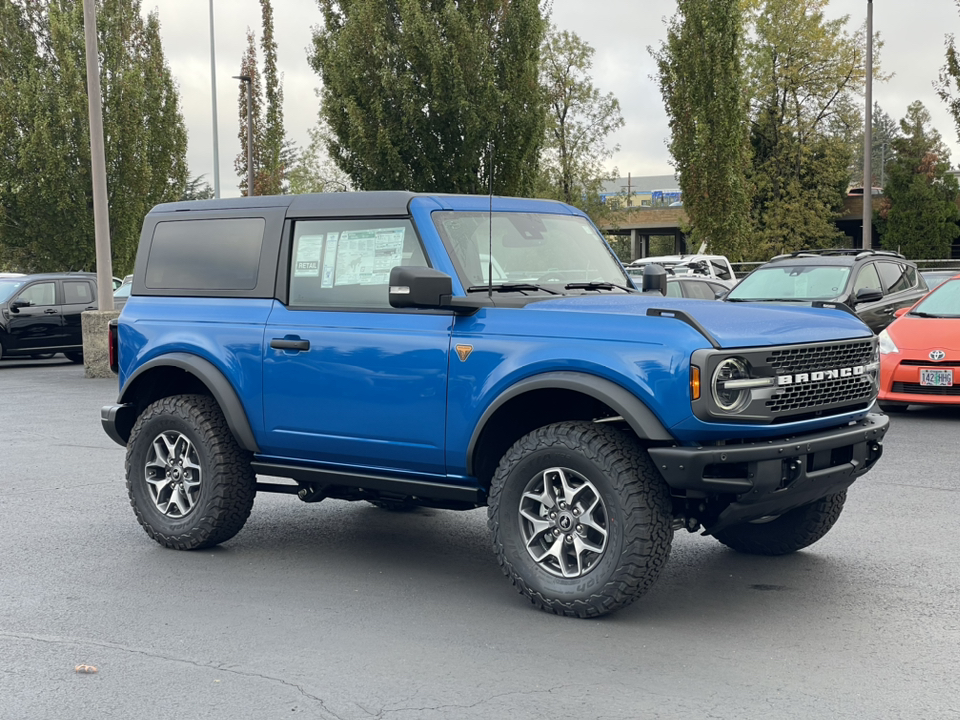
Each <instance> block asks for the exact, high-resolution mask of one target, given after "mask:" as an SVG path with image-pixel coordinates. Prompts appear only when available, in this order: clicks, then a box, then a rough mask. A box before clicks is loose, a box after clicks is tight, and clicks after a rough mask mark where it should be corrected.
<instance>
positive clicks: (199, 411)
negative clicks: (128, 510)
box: [126, 395, 256, 550]
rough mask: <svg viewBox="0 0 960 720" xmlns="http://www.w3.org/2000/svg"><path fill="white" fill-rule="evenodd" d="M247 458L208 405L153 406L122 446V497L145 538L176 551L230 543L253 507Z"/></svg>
mask: <svg viewBox="0 0 960 720" xmlns="http://www.w3.org/2000/svg"><path fill="white" fill-rule="evenodd" d="M250 459H251V455H250V453H249V452H247V451H246V450H243V449H242V448H240V446H239V445H238V444H237V441H236V439H235V438H234V437H233V433H231V432H230V428H229V427H228V426H227V421H226V418H224V416H223V412H222V411H221V410H220V406H219V405H217V403H216V401H215V400H214V399H213V398H211V397H208V396H206V395H174V396H172V397H167V398H163V399H161V400H158V401H156V402H155V403H153V404H152V405H150V406H149V407H147V409H146V410H144V411H143V413H142V414H141V415H140V417H139V418H138V419H137V422H136V424H134V426H133V430H132V431H131V433H130V440H129V442H128V443H127V460H126V471H127V492H128V493H129V495H130V504H131V505H132V506H133V510H134V512H135V513H136V516H137V520H138V521H139V522H140V525H142V526H143V529H144V530H146V532H147V534H148V535H149V536H150V537H152V538H153V539H154V540H156V541H157V542H158V543H160V544H161V545H163V546H164V547H168V548H174V549H177V550H196V549H199V548H208V547H212V546H214V545H219V544H220V543H222V542H225V541H226V540H229V539H230V538H232V537H233V536H234V535H236V534H237V533H238V532H240V529H241V528H242V527H243V525H244V523H245V522H246V521H247V518H248V517H249V516H250V510H251V509H252V508H253V499H254V496H255V495H256V475H255V474H254V472H253V469H252V468H251V466H250Z"/></svg>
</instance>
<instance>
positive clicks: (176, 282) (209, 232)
mask: <svg viewBox="0 0 960 720" xmlns="http://www.w3.org/2000/svg"><path fill="white" fill-rule="evenodd" d="M265 224H266V223H265V221H264V220H263V219H262V218H230V219H210V220H176V221H166V222H159V223H157V226H156V228H155V230H154V233H153V240H152V242H151V244H150V254H149V256H148V258H147V271H146V279H145V285H146V286H147V288H149V289H151V290H253V289H254V288H255V287H256V286H257V276H258V272H259V269H260V251H261V249H262V246H263V233H264V227H265Z"/></svg>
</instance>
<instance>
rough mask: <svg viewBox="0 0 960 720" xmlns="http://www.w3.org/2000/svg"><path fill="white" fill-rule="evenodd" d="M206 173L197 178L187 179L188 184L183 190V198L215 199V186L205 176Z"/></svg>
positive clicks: (181, 197)
mask: <svg viewBox="0 0 960 720" xmlns="http://www.w3.org/2000/svg"><path fill="white" fill-rule="evenodd" d="M204 177H206V176H205V175H197V176H196V177H195V178H192V179H190V180H187V186H186V187H185V188H184V190H183V195H181V196H180V199H181V200H211V199H213V188H212V187H211V186H210V183H208V182H207V181H206V180H204V179H203V178H204Z"/></svg>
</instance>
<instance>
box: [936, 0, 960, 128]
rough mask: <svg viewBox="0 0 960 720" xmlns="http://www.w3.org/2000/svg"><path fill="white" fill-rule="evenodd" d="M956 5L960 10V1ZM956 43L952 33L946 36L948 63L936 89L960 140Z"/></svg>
mask: <svg viewBox="0 0 960 720" xmlns="http://www.w3.org/2000/svg"><path fill="white" fill-rule="evenodd" d="M954 4H955V5H956V6H957V9H958V10H960V0H954ZM955 42H956V40H955V38H954V36H953V34H952V33H951V34H948V35H947V36H946V38H945V44H946V61H945V62H944V65H943V67H942V68H941V69H940V76H939V78H938V80H937V82H936V83H934V87H935V88H936V91H937V95H939V96H940V99H941V100H943V102H945V103H946V104H947V108H948V109H949V110H950V115H952V116H953V122H954V123H955V125H956V129H957V137H958V138H960V55H958V54H957V47H956V44H955Z"/></svg>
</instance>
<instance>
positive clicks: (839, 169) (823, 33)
mask: <svg viewBox="0 0 960 720" xmlns="http://www.w3.org/2000/svg"><path fill="white" fill-rule="evenodd" d="M827 2H828V0H762V2H756V3H755V4H754V6H753V10H752V12H751V18H752V26H753V32H752V33H751V40H750V42H749V43H748V44H747V54H746V57H747V69H748V74H747V77H748V96H749V98H750V101H751V110H750V116H751V135H750V139H751V145H752V149H753V172H752V180H753V182H754V186H755V194H754V202H753V217H754V222H755V226H756V242H755V246H754V250H755V254H757V255H759V256H760V257H765V256H769V255H770V254H772V253H776V252H785V251H790V250H798V249H800V248H805V247H829V246H833V245H836V244H838V243H840V242H843V240H842V234H841V233H840V232H839V231H838V230H837V228H836V225H835V224H834V221H835V219H836V218H837V217H838V216H839V214H840V213H841V212H842V210H843V198H844V194H845V193H844V191H845V190H846V187H847V181H848V178H849V167H850V165H851V163H852V160H853V156H854V153H855V145H856V129H857V128H859V127H860V126H861V125H862V117H861V113H860V110H859V105H858V96H859V94H860V93H861V92H862V91H863V88H864V81H865V72H866V71H865V67H864V60H865V58H864V52H863V48H864V47H865V41H864V39H865V32H864V30H863V29H862V28H861V29H860V30H858V31H856V32H854V33H852V34H851V33H849V32H848V31H847V29H846V26H847V23H848V17H846V16H844V17H842V18H839V19H836V20H826V19H825V18H824V13H823V8H824V7H825V6H826V5H827ZM874 44H875V47H876V48H877V50H878V59H877V60H876V61H875V62H876V63H877V70H878V72H877V77H879V48H880V47H881V43H880V42H879V39H877V40H876V41H875V43H874Z"/></svg>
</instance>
